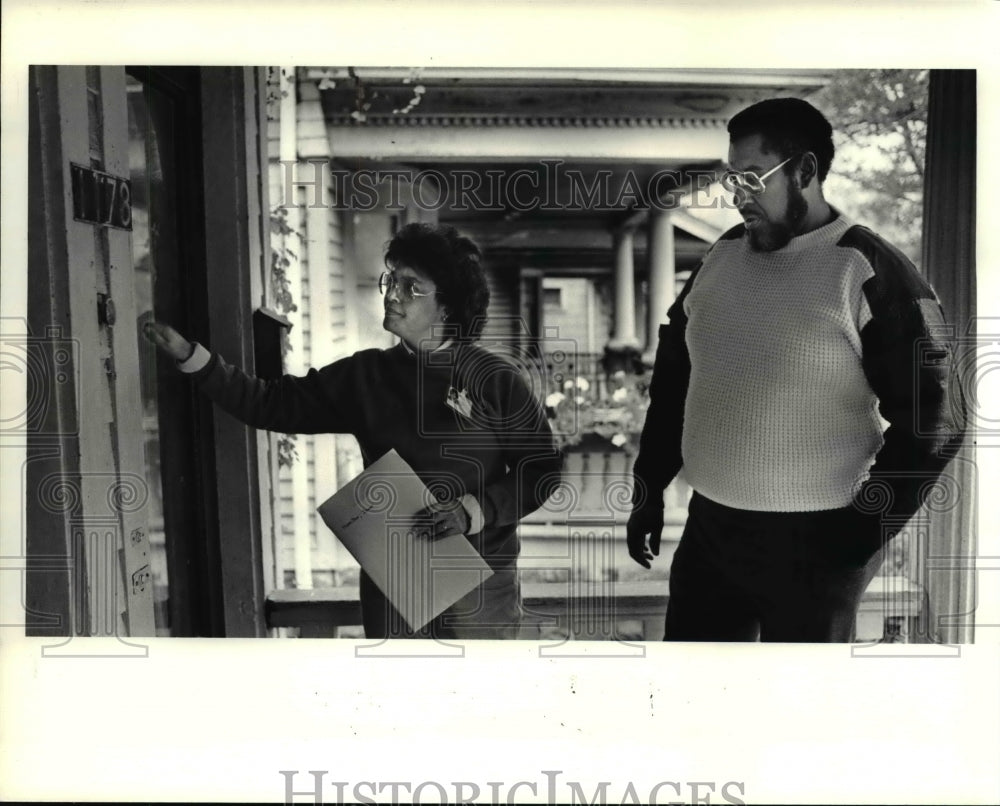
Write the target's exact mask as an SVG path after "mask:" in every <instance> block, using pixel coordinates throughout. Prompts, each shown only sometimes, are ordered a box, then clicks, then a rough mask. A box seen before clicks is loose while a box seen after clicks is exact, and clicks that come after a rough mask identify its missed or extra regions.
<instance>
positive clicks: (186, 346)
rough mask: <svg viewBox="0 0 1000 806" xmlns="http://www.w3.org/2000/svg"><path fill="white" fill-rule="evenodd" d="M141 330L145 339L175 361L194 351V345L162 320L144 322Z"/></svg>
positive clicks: (185, 357) (188, 356) (187, 356)
mask: <svg viewBox="0 0 1000 806" xmlns="http://www.w3.org/2000/svg"><path fill="white" fill-rule="evenodd" d="M142 332H143V334H144V335H145V336H146V338H147V339H149V340H150V341H151V342H153V344H155V345H156V346H157V347H158V348H159V349H160V350H162V351H163V352H165V353H166V354H167V355H169V356H170V357H171V358H173V359H174V360H175V361H186V360H187V359H188V358H190V357H191V353H193V352H194V345H193V344H192V343H191V342H189V341H188V340H187V339H185V338H184V337H183V336H182V335H181V334H180V333H178V332H177V331H176V330H174V329H173V328H172V327H170V325H166V324H164V323H163V322H146V324H145V325H143V328H142Z"/></svg>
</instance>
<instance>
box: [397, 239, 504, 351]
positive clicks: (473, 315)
mask: <svg viewBox="0 0 1000 806" xmlns="http://www.w3.org/2000/svg"><path fill="white" fill-rule="evenodd" d="M481 260H482V254H481V253H480V251H479V247H478V246H476V245H475V244H474V243H473V242H472V240H471V239H469V238H467V237H465V236H464V235H462V234H460V233H459V232H458V230H456V229H455V228H454V227H450V226H447V225H440V226H432V225H430V224H423V223H416V224H407V225H406V226H404V227H403V228H402V229H400V230H399V232H397V233H396V234H395V235H394V236H393V238H392V240H391V241H389V245H388V247H387V248H386V253H385V265H386V268H388V269H390V270H392V269H394V268H396V267H397V266H409V267H410V268H411V269H413V270H414V271H417V272H420V273H421V274H424V275H426V276H427V277H429V278H430V279H431V280H433V281H434V285H436V286H437V289H438V298H439V299H440V301H441V303H442V304H443V305H444V307H445V309H446V310H447V311H448V319H447V322H446V324H447V325H449V326H451V327H454V328H456V329H457V335H458V337H459V338H462V339H467V340H469V341H475V340H477V339H478V338H479V335H480V333H481V332H482V330H483V325H484V324H485V323H486V309H487V307H489V304H490V289H489V286H488V285H487V284H486V274H485V272H484V271H483V267H482V264H481Z"/></svg>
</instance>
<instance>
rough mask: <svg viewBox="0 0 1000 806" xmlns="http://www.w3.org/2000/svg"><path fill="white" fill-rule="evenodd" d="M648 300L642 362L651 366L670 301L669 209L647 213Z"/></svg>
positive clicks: (671, 226) (671, 233)
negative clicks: (644, 347)
mask: <svg viewBox="0 0 1000 806" xmlns="http://www.w3.org/2000/svg"><path fill="white" fill-rule="evenodd" d="M648 237H649V300H648V305H647V307H646V350H645V352H644V353H643V354H642V361H643V363H644V364H646V365H647V366H652V365H653V359H654V358H655V357H656V344H657V340H658V337H659V330H660V325H661V324H666V322H667V308H669V307H670V304H671V303H672V302H673V301H674V296H675V295H674V224H673V217H672V216H671V214H670V211H669V210H652V211H651V212H650V214H649V236H648Z"/></svg>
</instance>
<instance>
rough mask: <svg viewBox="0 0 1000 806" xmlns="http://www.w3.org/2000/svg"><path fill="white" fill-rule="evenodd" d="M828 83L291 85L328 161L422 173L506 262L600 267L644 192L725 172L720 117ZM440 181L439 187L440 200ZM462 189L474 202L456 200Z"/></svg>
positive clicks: (480, 75) (662, 77)
mask: <svg viewBox="0 0 1000 806" xmlns="http://www.w3.org/2000/svg"><path fill="white" fill-rule="evenodd" d="M830 75H831V73H830V72H823V71H810V70H792V71H787V70H755V71H740V72H732V71H725V70H600V69H541V68H538V69H535V68H520V69H488V68H424V69H405V68H347V67H333V68H329V67H328V68H304V69H302V70H300V71H299V80H300V87H301V86H302V84H303V79H305V84H306V86H307V87H308V90H307V91H308V92H309V93H310V94H311V95H312V97H316V94H318V100H319V102H320V106H321V108H322V114H323V119H324V124H325V125H324V129H325V133H326V135H327V136H328V137H329V141H328V147H329V152H327V153H330V154H332V156H333V158H334V159H336V160H338V161H340V162H341V163H342V164H348V165H353V166H361V165H367V166H369V167H378V166H383V167H390V166H391V167H392V168H393V169H400V168H402V169H405V170H408V171H411V172H415V173H419V172H424V176H425V178H427V177H430V178H431V179H430V181H429V183H424V184H425V186H424V187H423V191H424V194H425V198H427V197H430V198H431V199H433V200H434V201H435V204H436V207H435V209H437V211H438V217H439V219H440V220H441V221H443V222H447V223H452V224H454V225H455V226H458V227H459V228H460V229H462V230H463V231H466V232H467V233H468V234H469V235H470V236H472V237H474V238H476V239H477V241H478V242H479V243H481V245H483V246H484V247H485V248H486V250H487V252H488V253H492V254H493V255H494V256H496V257H499V256H501V255H504V256H507V257H509V259H510V260H512V261H515V262H518V261H517V256H518V254H519V253H521V254H522V255H523V257H525V258H528V257H529V256H536V257H537V256H538V255H543V254H546V255H548V256H549V257H550V258H551V259H552V262H553V264H558V263H562V262H566V263H573V262H574V261H576V262H579V261H580V260H582V259H584V258H588V256H589V258H588V259H587V262H588V263H589V262H590V261H591V260H596V261H597V262H599V263H603V265H605V266H610V265H611V264H610V256H611V249H612V239H611V235H610V233H611V232H612V231H613V230H614V229H616V228H617V227H620V226H621V225H622V224H625V223H628V224H632V225H634V224H636V223H637V222H640V221H641V218H642V217H641V216H637V215H636V213H637V211H641V210H643V209H645V208H646V207H647V206H648V205H649V204H650V202H651V201H655V200H654V199H653V198H652V196H661V197H662V196H663V194H665V193H668V192H669V191H670V190H671V189H672V188H676V187H677V185H678V184H680V183H683V182H684V181H686V180H688V179H689V178H690V175H691V173H692V172H712V171H715V170H717V169H718V168H719V167H720V166H721V165H722V160H723V159H724V157H725V152H726V149H727V148H728V135H727V133H726V121H727V120H728V119H729V118H730V117H731V116H732V115H733V114H734V113H735V112H736V111H738V110H739V109H741V108H743V107H745V106H747V105H749V104H751V103H754V102H755V101H758V100H762V99H764V98H768V97H776V96H780V95H796V96H805V95H808V94H810V93H811V92H813V91H815V90H817V89H819V88H820V87H822V86H823V85H824V84H825V83H826V82H827V81H828V79H829V77H830ZM300 92H301V89H300ZM317 134H319V132H317ZM324 145H325V144H324ZM665 172H674V176H673V178H672V177H670V176H668V175H667V174H666V173H665ZM515 175H516V176H519V177H520V178H519V179H517V182H516V184H511V181H510V180H511V179H512V178H513V177H514V176H515ZM463 176H464V177H465V178H464V179H462V178H461V177H463ZM653 180H655V181H653ZM442 182H443V183H445V184H446V186H447V191H448V192H447V194H446V196H445V197H444V198H440V199H439V196H438V195H437V193H436V192H435V187H436V186H438V185H440V184H441V183H442ZM460 182H464V183H465V186H466V187H471V186H472V185H475V186H476V187H477V188H478V189H479V193H478V194H476V195H475V196H470V195H469V194H468V193H467V194H466V196H465V198H464V199H463V198H462V197H461V194H459V193H457V192H456V191H457V189H458V188H459V187H461V185H460V184H459V183H460ZM491 182H492V184H491ZM498 186H499V189H498ZM484 202H485V203H484ZM641 229H642V228H641V227H640V231H641ZM691 233H694V234H691ZM677 235H678V237H677V247H678V257H679V258H681V259H682V260H684V257H683V256H682V253H685V252H687V251H692V250H693V251H695V252H697V251H699V250H703V249H704V242H703V241H701V242H700V243H701V244H702V245H701V246H699V237H695V236H696V235H697V236H700V237H702V238H703V237H705V236H706V235H711V226H710V225H702V226H701V227H696V228H693V229H692V228H688V232H687V233H685V232H683V231H682V230H681V229H680V228H679V229H678V231H677ZM637 247H639V248H641V242H640V240H639V239H637Z"/></svg>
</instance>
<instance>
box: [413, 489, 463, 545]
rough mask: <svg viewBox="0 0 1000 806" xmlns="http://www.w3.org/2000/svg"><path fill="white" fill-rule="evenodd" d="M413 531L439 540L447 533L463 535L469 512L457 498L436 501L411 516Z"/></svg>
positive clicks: (427, 538)
mask: <svg viewBox="0 0 1000 806" xmlns="http://www.w3.org/2000/svg"><path fill="white" fill-rule="evenodd" d="M413 522H414V531H415V532H416V533H417V535H418V536H419V537H423V538H424V539H426V540H439V539H440V538H442V537H447V536H448V535H464V534H467V533H468V531H469V525H470V524H469V513H468V512H466V511H465V507H463V506H462V503H461V502H460V501H458V500H457V499H452V500H451V501H436V502H434V503H433V504H431V505H429V506H426V507H424V508H423V509H422V510H420V512H418V513H417V514H416V515H414V516H413Z"/></svg>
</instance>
